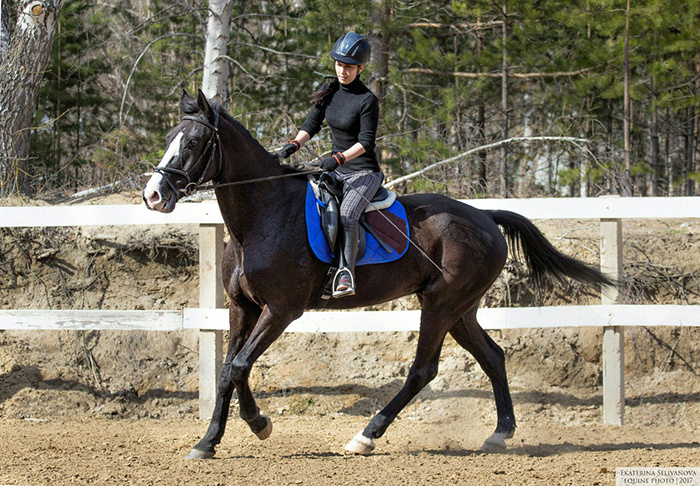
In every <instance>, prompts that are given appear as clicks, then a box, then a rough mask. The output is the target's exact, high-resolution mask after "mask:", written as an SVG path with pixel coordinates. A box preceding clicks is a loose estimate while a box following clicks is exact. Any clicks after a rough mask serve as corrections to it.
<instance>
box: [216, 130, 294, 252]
mask: <svg viewBox="0 0 700 486" xmlns="http://www.w3.org/2000/svg"><path fill="white" fill-rule="evenodd" d="M222 149H223V151H224V154H225V155H224V159H223V170H222V176H221V178H220V180H219V181H218V182H219V184H221V187H220V188H218V189H217V190H216V196H217V199H218V201H219V207H220V209H221V214H222V216H223V218H224V220H225V222H226V225H227V227H228V229H229V231H230V232H231V236H232V237H234V238H236V239H237V240H238V241H240V242H243V240H244V239H246V238H261V237H262V238H264V237H265V236H269V235H265V234H264V233H263V231H265V228H270V227H273V226H274V225H275V219H276V218H285V217H287V215H288V211H290V210H291V209H292V208H291V206H292V204H291V200H292V199H296V197H295V194H294V193H295V192H297V188H296V186H299V188H298V190H299V191H302V190H303V187H302V186H301V185H300V184H301V181H292V180H291V179H280V180H272V181H265V182H250V183H247V184H245V183H244V184H239V185H229V186H225V185H224V184H226V183H231V182H243V181H253V180H255V179H259V178H263V177H270V176H276V175H282V174H283V172H284V171H283V169H282V167H280V165H279V164H278V163H277V162H276V161H275V160H274V159H272V158H271V157H270V155H269V154H268V153H267V152H266V151H265V150H264V149H263V148H262V147H261V146H260V145H259V144H258V143H257V142H254V141H253V140H252V138H251V137H249V136H246V134H244V133H240V132H238V131H237V130H236V129H233V133H231V134H228V133H222ZM294 179H296V178H294Z"/></svg>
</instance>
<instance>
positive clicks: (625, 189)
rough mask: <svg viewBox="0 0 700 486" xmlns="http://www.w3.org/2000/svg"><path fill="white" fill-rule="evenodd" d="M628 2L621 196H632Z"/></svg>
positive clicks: (628, 3) (627, 14)
mask: <svg viewBox="0 0 700 486" xmlns="http://www.w3.org/2000/svg"><path fill="white" fill-rule="evenodd" d="M629 59H630V0H627V10H626V12H625V53H624V61H623V70H624V77H625V80H624V95H623V96H624V115H623V119H624V121H623V131H624V135H623V136H624V144H625V148H624V157H625V174H624V176H623V178H622V195H623V196H631V195H632V163H631V161H630V65H629V64H630V63H629Z"/></svg>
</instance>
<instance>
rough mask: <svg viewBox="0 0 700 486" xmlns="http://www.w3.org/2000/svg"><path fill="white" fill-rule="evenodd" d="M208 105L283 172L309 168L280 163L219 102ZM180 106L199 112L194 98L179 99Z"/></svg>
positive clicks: (186, 111) (185, 110) (300, 171)
mask: <svg viewBox="0 0 700 486" xmlns="http://www.w3.org/2000/svg"><path fill="white" fill-rule="evenodd" d="M210 105H211V108H212V109H213V110H216V111H217V112H218V113H219V115H220V116H221V117H222V118H223V119H225V120H226V121H227V122H228V123H230V124H231V125H232V126H233V127H234V128H235V129H236V131H238V132H239V133H240V134H241V135H243V137H245V138H246V139H247V140H248V141H249V142H250V143H251V144H252V145H253V146H255V147H258V148H259V149H260V152H261V153H263V154H265V155H266V156H267V157H268V158H269V160H270V161H271V162H273V163H275V164H276V165H279V167H280V168H281V169H282V170H283V171H284V173H285V174H293V173H303V172H306V171H308V170H309V169H308V168H305V167H295V166H292V165H289V164H280V163H279V160H278V159H277V157H275V156H274V155H273V154H271V153H270V152H268V151H267V149H266V148H265V147H263V146H262V144H261V143H260V142H258V140H257V139H256V138H255V137H253V135H251V133H250V131H249V130H248V129H247V128H246V127H244V126H243V124H242V123H241V122H239V121H238V120H235V119H234V118H233V117H232V116H231V115H230V114H229V112H228V110H227V109H226V107H225V106H224V105H223V104H222V103H221V102H219V101H210ZM180 108H181V109H182V111H183V112H184V113H185V114H186V115H195V114H197V113H199V105H198V104H197V99H196V98H185V99H183V100H181V102H180Z"/></svg>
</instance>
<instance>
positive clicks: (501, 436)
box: [450, 307, 515, 452]
mask: <svg viewBox="0 0 700 486" xmlns="http://www.w3.org/2000/svg"><path fill="white" fill-rule="evenodd" d="M476 310H477V309H476V307H474V309H472V310H470V311H469V313H467V314H466V315H465V316H463V317H462V318H461V319H460V320H459V321H458V322H457V323H456V324H455V325H454V326H452V328H451V329H450V334H451V335H452V337H453V338H454V339H455V341H457V342H458V343H459V344H460V345H461V346H462V347H463V348H464V349H466V350H467V351H469V352H470V353H471V354H472V355H473V356H474V358H475V359H476V361H477V362H478V363H479V365H480V366H481V369H483V370H484V372H485V373H486V375H487V376H488V377H489V379H490V380H491V386H492V387H493V394H494V398H495V400H496V412H497V414H498V422H497V425H496V431H495V432H494V433H493V434H492V435H491V436H490V437H489V438H488V439H486V441H485V442H484V445H483V446H482V450H484V451H487V452H496V451H501V450H504V449H505V448H506V441H505V439H510V438H511V437H513V434H514V433H515V414H514V413H513V402H512V400H511V397H510V390H509V389H508V378H507V377H506V360H505V355H504V353H503V350H502V349H501V347H500V346H499V345H498V344H496V343H495V342H494V340H493V339H491V337H490V336H489V335H488V334H487V333H486V331H484V330H483V329H482V327H481V326H480V325H479V323H478V322H477V320H476Z"/></svg>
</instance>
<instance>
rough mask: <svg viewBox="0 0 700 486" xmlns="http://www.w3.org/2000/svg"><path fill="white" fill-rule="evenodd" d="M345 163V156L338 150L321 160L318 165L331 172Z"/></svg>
mask: <svg viewBox="0 0 700 486" xmlns="http://www.w3.org/2000/svg"><path fill="white" fill-rule="evenodd" d="M344 163H345V156H344V155H343V154H342V153H340V152H338V153H337V154H333V155H331V156H330V157H326V158H325V159H323V160H322V161H321V163H320V164H318V166H319V167H320V168H321V170H325V171H326V172H330V171H332V170H335V169H337V168H338V167H340V166H341V165H343V164H344Z"/></svg>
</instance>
